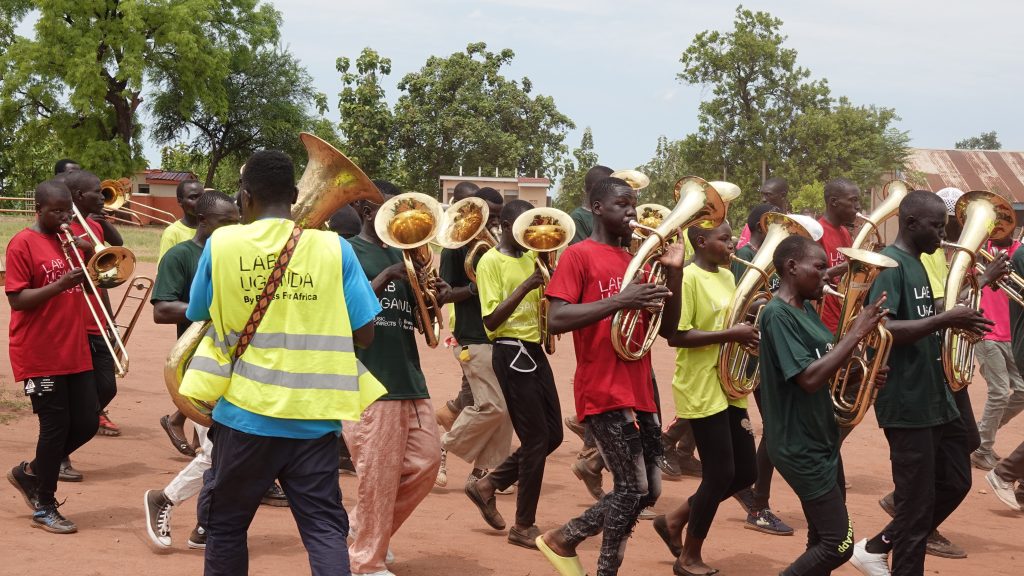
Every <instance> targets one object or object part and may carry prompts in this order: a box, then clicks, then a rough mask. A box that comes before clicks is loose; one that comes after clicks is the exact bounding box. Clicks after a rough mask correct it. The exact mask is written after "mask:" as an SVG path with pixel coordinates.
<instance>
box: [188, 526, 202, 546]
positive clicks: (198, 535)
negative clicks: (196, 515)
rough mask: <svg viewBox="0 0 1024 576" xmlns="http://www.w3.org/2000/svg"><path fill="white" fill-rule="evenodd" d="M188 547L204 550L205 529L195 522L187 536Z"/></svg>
mask: <svg viewBox="0 0 1024 576" xmlns="http://www.w3.org/2000/svg"><path fill="white" fill-rule="evenodd" d="M188 547H189V548H191V549H193V550H206V529H205V528H203V527H202V526H200V525H199V524H196V527H195V528H193V529H192V533H191V534H189V536H188Z"/></svg>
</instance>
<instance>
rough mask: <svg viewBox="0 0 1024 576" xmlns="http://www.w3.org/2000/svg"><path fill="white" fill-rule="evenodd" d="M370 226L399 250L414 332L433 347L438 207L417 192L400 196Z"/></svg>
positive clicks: (438, 310)
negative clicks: (432, 245) (432, 247)
mask: <svg viewBox="0 0 1024 576" xmlns="http://www.w3.org/2000/svg"><path fill="white" fill-rule="evenodd" d="M485 221H486V220H485ZM373 226H374V229H375V230H376V231H377V237H378V238H380V239H381V241H382V242H384V243H385V244H387V245H389V246H394V247H395V248H399V249H401V250H402V261H403V262H404V263H405V272H406V275H407V276H408V277H409V286H410V289H411V291H412V295H413V298H415V299H416V314H415V316H414V318H413V320H414V321H415V323H416V329H417V330H419V331H420V333H421V334H423V338H424V339H425V340H426V342H427V346H430V347H431V348H434V347H436V346H437V343H438V342H439V341H440V340H441V322H440V313H441V306H440V305H439V304H438V303H437V292H436V290H435V288H434V283H435V282H436V281H437V271H436V270H434V262H433V260H434V254H433V252H432V251H431V250H430V241H431V240H433V239H434V237H435V236H436V235H437V232H438V229H439V228H440V226H441V204H440V203H439V202H438V201H437V200H434V199H433V198H431V197H430V196H427V195H426V194H420V193H419V192H406V193H404V194H399V195H398V196H395V197H393V198H389V199H388V200H387V201H386V202H384V204H383V205H382V206H381V207H380V209H379V210H377V217H376V218H375V219H374V221H373Z"/></svg>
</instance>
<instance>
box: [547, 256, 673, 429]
mask: <svg viewBox="0 0 1024 576" xmlns="http://www.w3.org/2000/svg"><path fill="white" fill-rule="evenodd" d="M630 258H631V256H630V255H629V253H628V252H626V251H625V250H623V249H621V248H614V247H612V246H608V245H606V244H600V243H598V242H595V241H593V240H591V239H589V238H588V239H586V240H584V241H582V242H579V243H577V244H573V245H572V246H569V248H567V249H566V250H565V252H564V253H563V254H562V256H561V257H560V258H559V259H558V266H557V267H556V268H555V273H554V274H553V275H552V277H551V283H549V284H548V288H547V292H546V295H547V297H548V298H552V299H553V298H557V299H559V300H564V301H566V302H568V303H570V304H584V303H587V302H596V301H598V300H601V299H604V298H608V297H609V296H614V295H615V294H618V293H619V288H620V286H621V284H622V275H623V274H624V273H625V272H626V266H628V265H629V261H630ZM611 333H612V316H607V317H605V318H602V319H601V321H599V322H596V323H594V324H590V325H589V326H584V327H583V328H579V329H576V330H573V332H572V340H573V347H574V348H575V350H576V378H575V380H574V383H573V394H574V395H575V398H576V416H577V417H578V418H579V419H580V421H583V420H584V419H585V418H586V417H587V416H593V415H595V414H603V413H605V412H610V411H612V410H619V409H623V408H632V409H635V410H639V411H641V412H655V411H656V410H657V408H656V406H655V404H654V388H653V384H652V383H651V356H650V354H647V355H645V356H644V357H643V358H641V359H640V360H638V361H636V362H627V361H625V360H622V359H621V358H619V357H618V355H616V354H615V349H614V348H613V347H612V339H611Z"/></svg>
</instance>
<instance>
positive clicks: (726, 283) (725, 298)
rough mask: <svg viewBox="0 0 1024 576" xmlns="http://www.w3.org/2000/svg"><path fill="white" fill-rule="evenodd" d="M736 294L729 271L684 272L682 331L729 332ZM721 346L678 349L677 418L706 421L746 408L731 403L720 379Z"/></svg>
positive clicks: (743, 402) (743, 401) (741, 401)
mask: <svg viewBox="0 0 1024 576" xmlns="http://www.w3.org/2000/svg"><path fill="white" fill-rule="evenodd" d="M734 292H736V281H735V279H734V278H733V275H732V272H731V271H730V270H729V269H728V268H719V269H718V271H717V272H708V271H706V270H704V269H702V268H700V267H699V266H697V265H696V264H690V265H689V266H687V267H686V269H685V270H683V288H682V293H681V298H682V303H681V309H680V313H679V330H680V331H684V332H685V331H687V330H694V329H696V330H703V331H707V332H713V331H718V330H722V329H724V328H726V326H724V324H725V314H726V309H727V308H728V307H729V301H730V300H731V299H732V295H733V293H734ZM721 348H722V346H721V345H720V344H711V345H708V346H701V347H699V348H679V349H678V350H677V351H676V370H675V376H674V377H673V378H672V393H673V397H674V398H675V402H676V416H678V417H680V418H689V419H693V418H704V417H706V416H711V415H713V414H717V413H719V412H721V411H722V410H725V409H726V407H728V406H729V405H730V404H731V405H733V406H736V407H739V408H746V407H747V399H746V398H741V399H739V400H733V401H730V400H729V397H728V396H726V395H725V391H723V390H722V382H721V380H720V379H719V378H718V353H719V350H721Z"/></svg>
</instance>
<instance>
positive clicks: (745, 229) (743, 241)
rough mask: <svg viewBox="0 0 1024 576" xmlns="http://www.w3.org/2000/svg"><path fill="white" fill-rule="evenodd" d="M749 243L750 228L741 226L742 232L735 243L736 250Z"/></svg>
mask: <svg viewBox="0 0 1024 576" xmlns="http://www.w3.org/2000/svg"><path fill="white" fill-rule="evenodd" d="M749 243H750V226H747V225H746V224H744V225H743V232H740V239H739V240H737V241H736V249H737V250H739V249H740V248H743V247H744V246H746V245H747V244H749Z"/></svg>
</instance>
